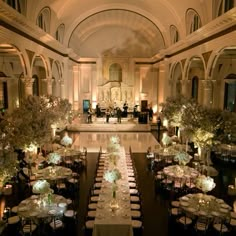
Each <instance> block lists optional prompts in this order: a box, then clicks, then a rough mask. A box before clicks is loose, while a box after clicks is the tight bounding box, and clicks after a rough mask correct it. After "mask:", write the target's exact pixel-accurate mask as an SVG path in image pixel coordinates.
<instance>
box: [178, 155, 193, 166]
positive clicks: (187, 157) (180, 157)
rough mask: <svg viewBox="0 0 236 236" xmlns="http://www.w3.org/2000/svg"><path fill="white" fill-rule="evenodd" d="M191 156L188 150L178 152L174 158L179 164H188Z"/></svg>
mask: <svg viewBox="0 0 236 236" xmlns="http://www.w3.org/2000/svg"><path fill="white" fill-rule="evenodd" d="M191 158H192V157H191V156H190V155H189V154H188V153H187V152H178V153H177V154H176V155H175V157H174V160H175V161H177V162H178V163H179V165H181V166H182V165H184V166H185V165H186V164H188V163H189V162H190V160H191Z"/></svg>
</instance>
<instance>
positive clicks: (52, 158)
mask: <svg viewBox="0 0 236 236" xmlns="http://www.w3.org/2000/svg"><path fill="white" fill-rule="evenodd" d="M60 162H61V156H60V155H59V154H58V153H56V152H52V153H50V154H49V155H48V163H49V164H53V165H57V164H59V163H60Z"/></svg>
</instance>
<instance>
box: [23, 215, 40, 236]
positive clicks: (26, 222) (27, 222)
mask: <svg viewBox="0 0 236 236" xmlns="http://www.w3.org/2000/svg"><path fill="white" fill-rule="evenodd" d="M21 224H22V233H23V235H32V234H33V233H34V232H35V231H36V229H37V225H36V224H35V223H34V222H33V220H32V219H31V218H25V219H22V222H21Z"/></svg>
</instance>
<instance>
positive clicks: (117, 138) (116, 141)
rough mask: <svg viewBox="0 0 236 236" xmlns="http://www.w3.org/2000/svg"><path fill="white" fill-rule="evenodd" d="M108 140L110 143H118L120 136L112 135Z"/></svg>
mask: <svg viewBox="0 0 236 236" xmlns="http://www.w3.org/2000/svg"><path fill="white" fill-rule="evenodd" d="M110 142H111V143H118V144H119V143H120V138H119V137H118V136H112V137H111V138H110Z"/></svg>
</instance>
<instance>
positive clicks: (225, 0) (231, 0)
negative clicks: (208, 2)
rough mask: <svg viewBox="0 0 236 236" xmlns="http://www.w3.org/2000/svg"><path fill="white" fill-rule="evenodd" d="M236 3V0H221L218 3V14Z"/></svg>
mask: <svg viewBox="0 0 236 236" xmlns="http://www.w3.org/2000/svg"><path fill="white" fill-rule="evenodd" d="M234 5H235V0H221V1H220V2H219V5H218V14H217V16H221V15H222V14H224V13H225V12H227V11H229V10H230V9H232V8H233V7H234Z"/></svg>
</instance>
